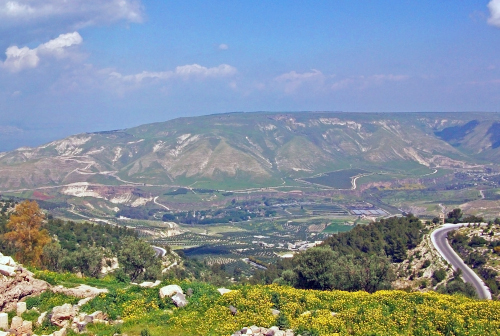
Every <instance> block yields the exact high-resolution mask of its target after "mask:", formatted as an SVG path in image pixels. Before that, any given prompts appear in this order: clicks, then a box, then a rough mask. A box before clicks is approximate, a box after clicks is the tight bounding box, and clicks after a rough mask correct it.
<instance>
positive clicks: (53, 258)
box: [42, 242, 66, 272]
mask: <svg viewBox="0 0 500 336" xmlns="http://www.w3.org/2000/svg"><path fill="white" fill-rule="evenodd" d="M65 255H66V250H63V249H62V248H61V244H59V242H51V243H50V244H47V245H45V246H44V247H43V253H42V263H43V266H44V267H45V268H47V269H48V270H50V271H54V272H57V271H60V270H61V267H62V260H63V259H64V257H65Z"/></svg>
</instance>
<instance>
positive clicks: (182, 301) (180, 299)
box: [172, 293, 188, 308]
mask: <svg viewBox="0 0 500 336" xmlns="http://www.w3.org/2000/svg"><path fill="white" fill-rule="evenodd" d="M172 301H173V302H174V304H175V305H176V306H177V307H179V308H182V307H185V306H187V304H188V302H187V300H186V296H185V295H184V294H183V293H177V294H175V295H174V296H172Z"/></svg>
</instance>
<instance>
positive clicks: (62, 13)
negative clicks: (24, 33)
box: [0, 0, 144, 29]
mask: <svg viewBox="0 0 500 336" xmlns="http://www.w3.org/2000/svg"><path fill="white" fill-rule="evenodd" d="M143 16H144V14H143V7H142V4H141V2H140V0H43V1H41V0H0V22H2V25H6V26H10V27H19V26H22V25H26V24H30V25H33V24H36V23H38V22H40V23H41V22H47V20H51V21H54V20H56V21H57V20H59V19H60V20H61V21H63V22H64V24H69V26H70V27H73V28H74V29H78V28H80V27H83V26H88V25H94V24H107V23H111V22H116V21H119V20H125V21H129V22H142V20H143ZM61 24H63V23H61Z"/></svg>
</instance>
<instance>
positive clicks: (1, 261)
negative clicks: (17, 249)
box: [0, 253, 17, 267]
mask: <svg viewBox="0 0 500 336" xmlns="http://www.w3.org/2000/svg"><path fill="white" fill-rule="evenodd" d="M0 265H5V266H12V267H16V266H17V263H16V262H15V261H14V259H12V258H11V257H9V256H4V255H3V254H2V253H0Z"/></svg>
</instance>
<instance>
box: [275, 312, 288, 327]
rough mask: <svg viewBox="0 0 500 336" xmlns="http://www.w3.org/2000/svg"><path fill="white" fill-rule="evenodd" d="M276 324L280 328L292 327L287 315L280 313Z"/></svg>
mask: <svg viewBox="0 0 500 336" xmlns="http://www.w3.org/2000/svg"><path fill="white" fill-rule="evenodd" d="M276 326H277V327H279V328H280V329H288V328H290V321H288V318H287V317H286V315H284V314H279V315H278V318H277V319H276Z"/></svg>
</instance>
